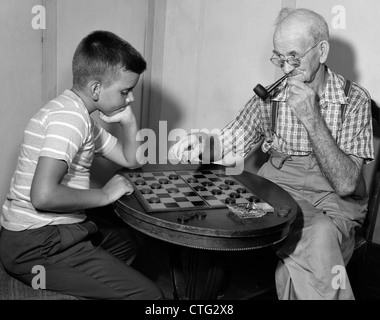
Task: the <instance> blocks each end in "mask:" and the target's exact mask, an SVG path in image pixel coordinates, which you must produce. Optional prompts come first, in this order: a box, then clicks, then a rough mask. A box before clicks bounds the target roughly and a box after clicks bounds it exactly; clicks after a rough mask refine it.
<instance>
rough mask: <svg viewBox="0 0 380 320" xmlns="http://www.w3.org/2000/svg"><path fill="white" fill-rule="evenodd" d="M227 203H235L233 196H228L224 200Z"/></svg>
mask: <svg viewBox="0 0 380 320" xmlns="http://www.w3.org/2000/svg"><path fill="white" fill-rule="evenodd" d="M224 201H225V203H226V204H229V203H235V202H236V201H235V199H232V198H226V200H224Z"/></svg>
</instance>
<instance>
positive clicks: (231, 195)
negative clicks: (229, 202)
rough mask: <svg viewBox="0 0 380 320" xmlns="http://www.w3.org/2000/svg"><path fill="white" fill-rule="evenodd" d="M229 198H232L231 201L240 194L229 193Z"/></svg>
mask: <svg viewBox="0 0 380 320" xmlns="http://www.w3.org/2000/svg"><path fill="white" fill-rule="evenodd" d="M230 198H233V199H236V198H240V194H239V193H237V192H231V193H230Z"/></svg>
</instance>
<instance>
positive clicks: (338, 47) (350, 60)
mask: <svg viewBox="0 0 380 320" xmlns="http://www.w3.org/2000/svg"><path fill="white" fill-rule="evenodd" d="M329 43H330V53H329V56H328V58H327V62H326V64H327V65H328V67H329V68H330V69H331V70H333V71H334V72H336V73H338V74H341V75H342V76H343V77H345V78H347V79H350V80H351V81H355V82H357V81H359V78H360V74H359V73H358V71H357V69H356V55H355V50H354V47H353V46H352V45H351V44H350V43H348V42H346V41H344V40H342V39H338V38H330V41H329Z"/></svg>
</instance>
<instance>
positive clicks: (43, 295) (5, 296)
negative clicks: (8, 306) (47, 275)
mask: <svg viewBox="0 0 380 320" xmlns="http://www.w3.org/2000/svg"><path fill="white" fill-rule="evenodd" d="M0 300H78V298H77V297H74V296H70V295H66V294H60V293H58V292H54V291H49V290H35V289H33V288H31V287H28V286H27V285H25V284H23V283H22V282H21V281H19V280H17V279H15V278H13V277H11V276H10V275H9V274H8V273H7V272H6V271H5V270H4V269H3V267H2V266H0Z"/></svg>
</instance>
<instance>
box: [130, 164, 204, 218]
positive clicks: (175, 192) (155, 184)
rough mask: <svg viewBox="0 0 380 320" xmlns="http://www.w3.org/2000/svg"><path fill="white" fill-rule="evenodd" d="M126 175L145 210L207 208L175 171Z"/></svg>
mask: <svg viewBox="0 0 380 320" xmlns="http://www.w3.org/2000/svg"><path fill="white" fill-rule="evenodd" d="M128 177H129V179H130V180H131V181H132V183H133V185H134V188H135V194H136V196H137V198H138V200H139V201H140V203H141V204H142V205H143V207H144V209H145V210H146V211H147V212H155V211H157V212H158V211H178V210H191V209H206V208H208V205H207V203H206V202H205V201H204V200H203V199H202V198H201V197H200V196H199V195H198V194H197V193H196V192H194V190H193V189H192V188H191V187H190V186H189V185H188V184H187V183H186V182H185V181H184V180H183V179H182V178H181V177H180V176H179V175H178V174H177V173H176V172H175V171H164V172H138V173H130V174H128Z"/></svg>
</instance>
